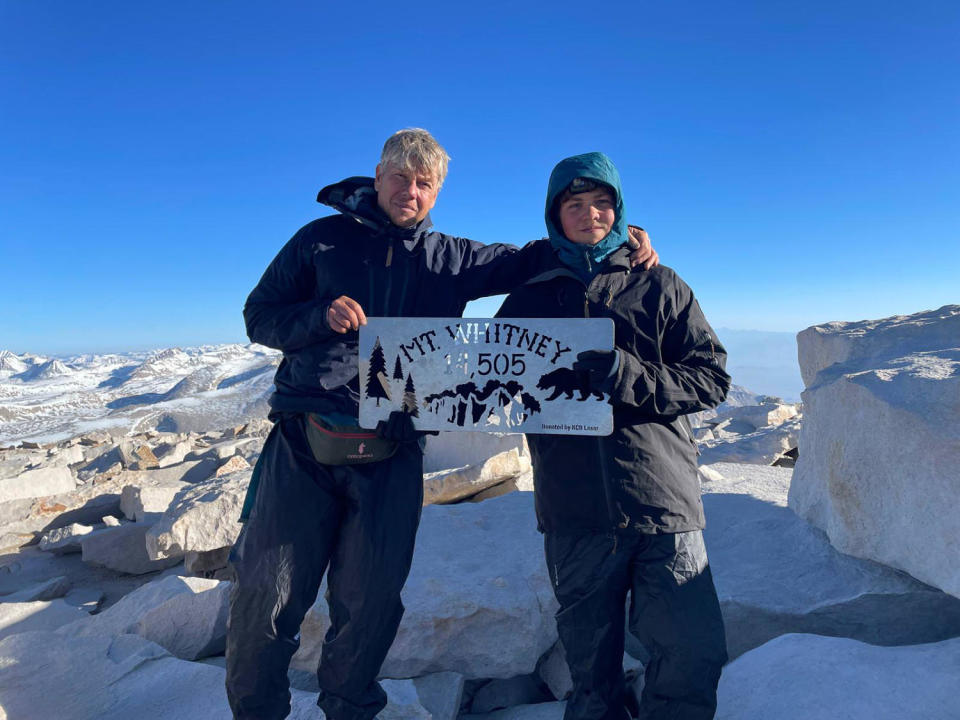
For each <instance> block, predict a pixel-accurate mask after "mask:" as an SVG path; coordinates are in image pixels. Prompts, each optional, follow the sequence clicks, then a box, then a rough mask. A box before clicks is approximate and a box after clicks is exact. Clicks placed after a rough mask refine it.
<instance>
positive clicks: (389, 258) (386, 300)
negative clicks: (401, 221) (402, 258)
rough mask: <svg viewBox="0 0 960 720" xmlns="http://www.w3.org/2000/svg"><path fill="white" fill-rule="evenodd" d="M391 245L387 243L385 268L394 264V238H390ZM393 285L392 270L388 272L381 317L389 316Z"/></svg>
mask: <svg viewBox="0 0 960 720" xmlns="http://www.w3.org/2000/svg"><path fill="white" fill-rule="evenodd" d="M389 243H390V244H389V245H387V259H386V262H384V263H383V266H384V267H385V268H389V267H391V266H392V265H393V238H390V240H389ZM392 286H393V272H392V271H390V272H388V273H387V289H386V292H385V293H384V295H383V312H382V313H380V316H381V317H389V307H390V290H391V289H392Z"/></svg>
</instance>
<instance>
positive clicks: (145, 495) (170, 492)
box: [120, 473, 188, 522]
mask: <svg viewBox="0 0 960 720" xmlns="http://www.w3.org/2000/svg"><path fill="white" fill-rule="evenodd" d="M144 474H145V475H146V474H147V473H144ZM187 486H188V483H185V482H180V481H179V480H154V479H151V478H143V479H138V481H137V484H135V485H125V486H124V487H123V490H122V491H121V493H120V510H121V511H122V512H123V514H124V515H126V516H127V517H128V518H129V519H130V520H134V521H136V522H143V521H145V520H149V521H151V522H156V521H157V520H158V519H159V518H160V516H161V515H162V514H163V513H164V512H166V510H167V508H168V507H170V503H172V502H173V498H174V497H175V496H176V494H177V493H178V492H180V491H181V490H183V488H185V487H187Z"/></svg>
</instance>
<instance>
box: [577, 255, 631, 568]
mask: <svg viewBox="0 0 960 720" xmlns="http://www.w3.org/2000/svg"><path fill="white" fill-rule="evenodd" d="M587 262H588V263H589V259H588V260H587ZM588 290H589V288H588V287H587V286H586V285H584V286H583V316H584V317H585V318H589V317H590V299H589V295H588ZM612 301H613V290H611V289H610V288H607V302H606V306H607V307H610V303H611V302H612ZM596 441H597V451H598V454H599V456H600V481H601V482H602V483H603V496H604V498H605V499H606V501H607V514H608V515H609V516H610V522H612V523H614V524H615V526H616V527H615V528H614V530H613V549H612V550H611V551H610V554H611V555H616V554H617V530H618V529H625V528H626V527H627V526H629V525H630V518H629V517H627V516H626V515H625V514H624V513H623V512H622V511H620V510H619V509H618V508H617V506H616V504H615V503H614V500H613V498H612V497H611V495H610V490H611V488H610V477H609V475H607V459H606V457H605V456H604V454H603V438H602V437H600V436H599V435H598V436H597V438H596ZM617 514H620V515H621V516H623V520H621V521H620V522H617V520H616V519H615V518H616V516H617Z"/></svg>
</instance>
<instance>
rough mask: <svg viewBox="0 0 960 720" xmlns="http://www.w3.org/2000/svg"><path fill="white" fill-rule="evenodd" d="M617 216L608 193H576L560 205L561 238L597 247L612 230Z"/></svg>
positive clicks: (598, 191) (604, 191)
mask: <svg viewBox="0 0 960 720" xmlns="http://www.w3.org/2000/svg"><path fill="white" fill-rule="evenodd" d="M616 215H617V213H616V208H615V207H614V202H613V195H612V194H611V193H610V191H609V190H603V189H597V190H589V191H587V192H582V193H577V194H576V195H571V196H570V197H568V198H567V199H566V200H564V201H563V202H561V203H560V226H561V228H562V229H563V234H564V235H565V236H566V238H567V239H568V240H570V241H571V242H575V243H577V244H578V245H596V244H597V243H598V242H600V241H601V240H603V239H604V238H605V237H606V236H607V234H608V233H609V232H610V230H611V228H613V223H614V221H615V220H616Z"/></svg>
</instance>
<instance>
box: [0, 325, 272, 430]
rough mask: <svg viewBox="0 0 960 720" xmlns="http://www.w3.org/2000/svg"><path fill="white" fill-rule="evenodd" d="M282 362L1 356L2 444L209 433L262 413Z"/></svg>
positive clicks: (263, 351) (259, 355) (212, 356)
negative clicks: (97, 435) (90, 434)
mask: <svg viewBox="0 0 960 720" xmlns="http://www.w3.org/2000/svg"><path fill="white" fill-rule="evenodd" d="M280 358H281V354H280V353H279V352H277V351H275V350H271V349H269V348H265V347H263V346H261V345H239V344H230V345H205V346H202V347H195V348H166V349H162V350H158V351H155V352H152V353H144V352H133V353H110V354H105V355H89V354H85V355H76V356H72V357H68V358H67V357H64V358H47V357H41V356H31V355H27V354H24V355H19V356H18V355H15V354H14V353H11V352H9V351H5V352H3V353H0V368H3V369H0V398H2V399H3V407H2V412H0V444H7V443H13V442H18V441H22V440H53V439H59V438H63V437H70V436H73V435H76V434H79V433H82V432H87V431H91V430H109V431H110V432H113V433H115V434H126V433H128V432H142V431H145V430H150V429H156V428H160V427H161V426H162V429H168V430H169V429H172V428H174V429H178V430H209V429H210V428H219V427H227V426H229V425H231V424H234V423H236V424H240V423H242V422H244V421H246V420H247V419H250V418H252V417H263V416H264V415H265V414H266V412H267V411H268V407H267V398H268V397H269V395H270V393H271V392H272V391H273V374H274V372H275V370H276V366H277V365H278V364H279V362H280Z"/></svg>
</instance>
